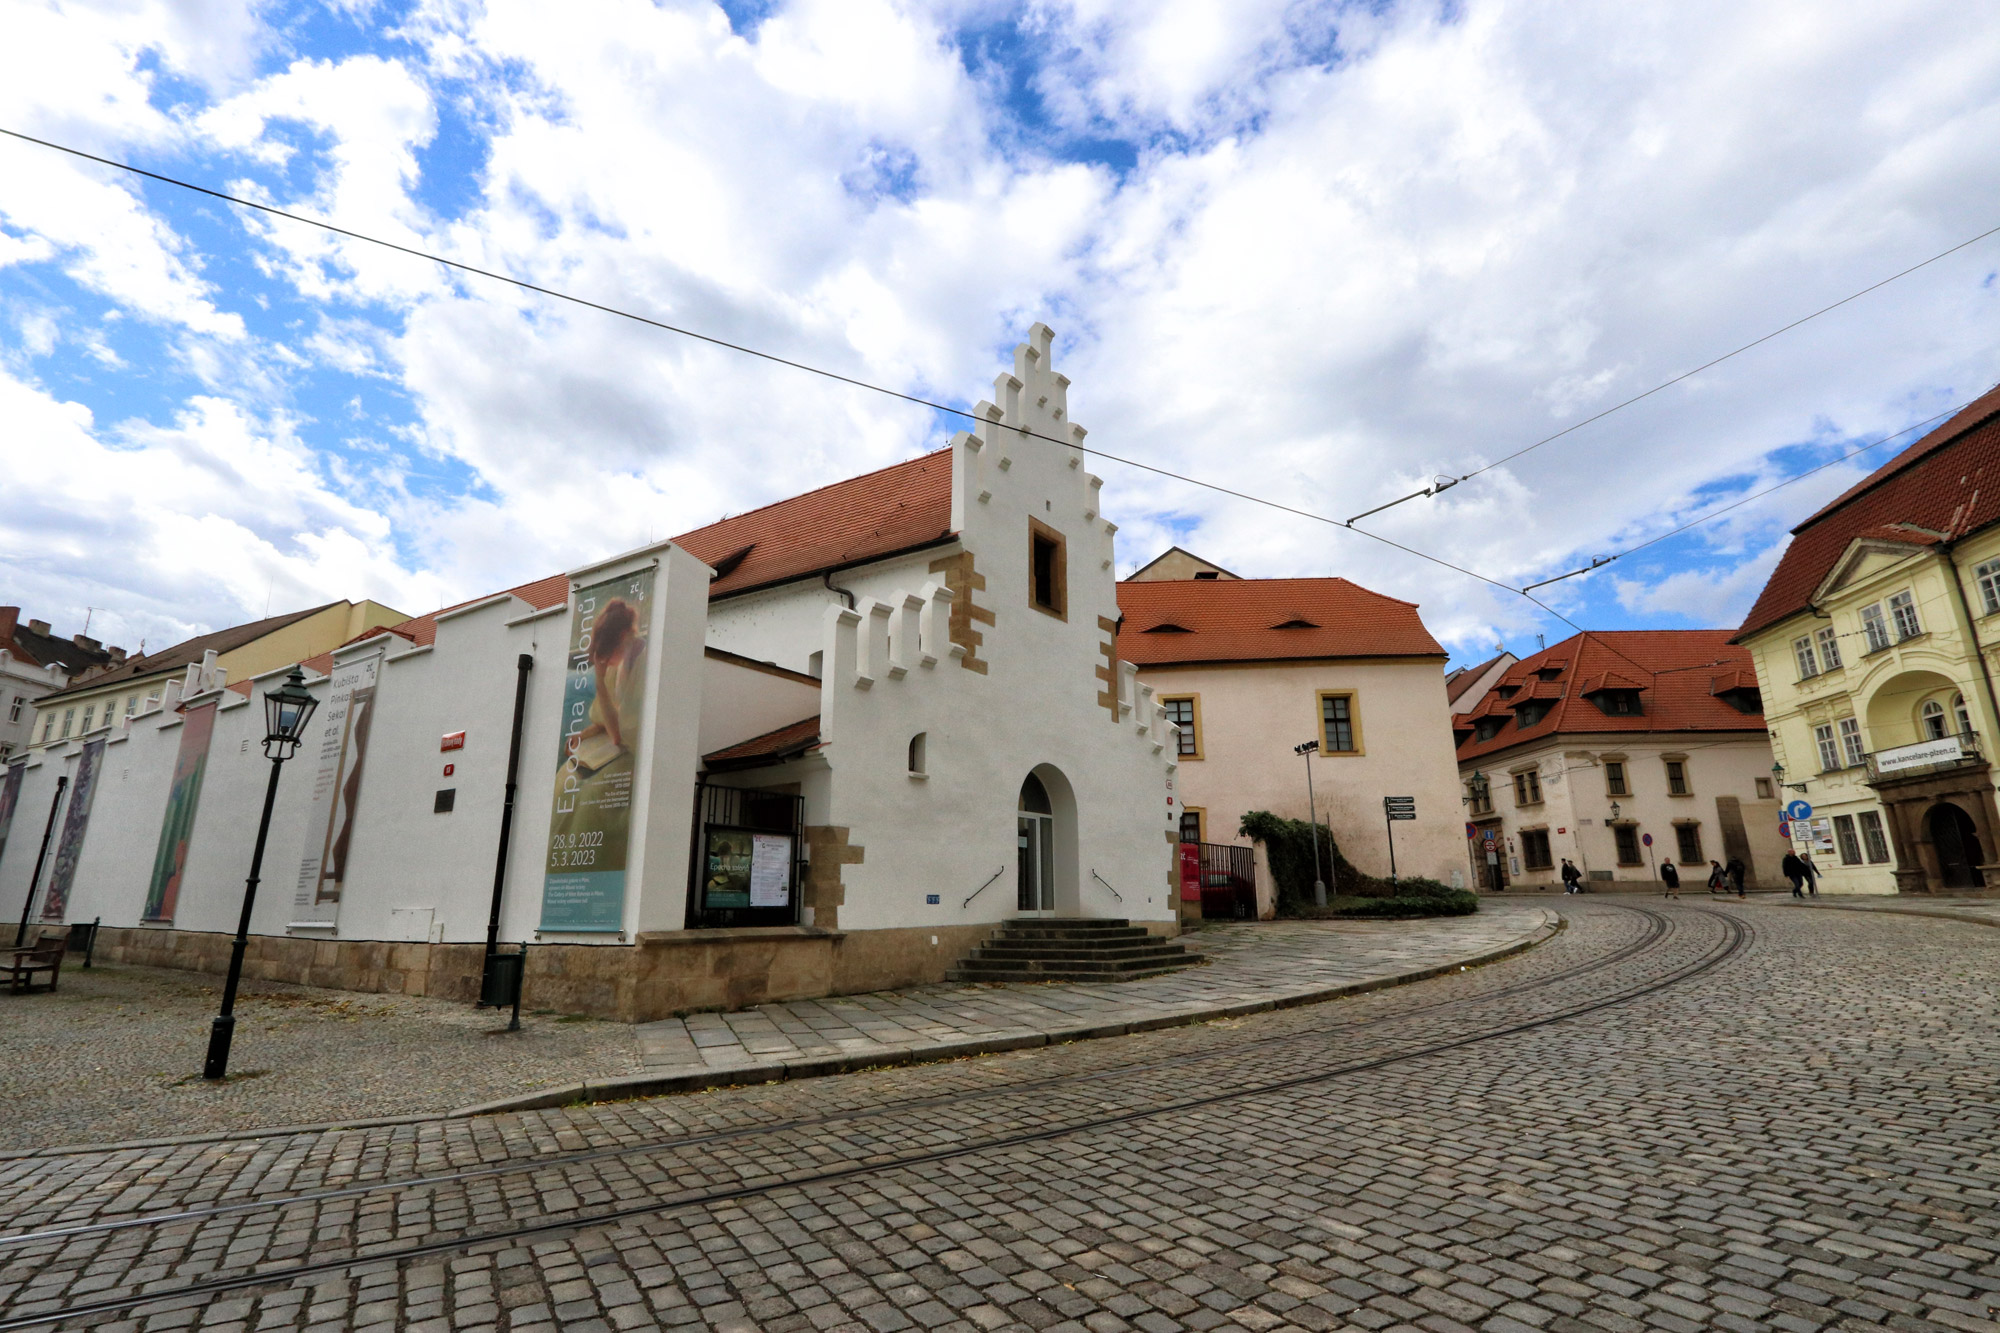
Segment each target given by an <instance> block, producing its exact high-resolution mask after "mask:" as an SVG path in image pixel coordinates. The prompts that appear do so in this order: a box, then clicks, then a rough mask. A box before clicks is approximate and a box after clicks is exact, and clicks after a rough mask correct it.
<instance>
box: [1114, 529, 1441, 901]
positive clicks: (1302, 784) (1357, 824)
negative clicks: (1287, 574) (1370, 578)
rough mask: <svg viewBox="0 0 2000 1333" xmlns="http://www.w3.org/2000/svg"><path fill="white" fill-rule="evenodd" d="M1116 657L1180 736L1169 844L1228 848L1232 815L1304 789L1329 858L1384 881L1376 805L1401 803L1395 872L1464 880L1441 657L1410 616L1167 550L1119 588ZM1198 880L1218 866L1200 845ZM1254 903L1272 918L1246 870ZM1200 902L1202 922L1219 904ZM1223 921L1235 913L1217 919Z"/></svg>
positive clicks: (1278, 803) (1297, 807)
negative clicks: (1177, 840) (1403, 799)
mask: <svg viewBox="0 0 2000 1333" xmlns="http://www.w3.org/2000/svg"><path fill="white" fill-rule="evenodd" d="M1118 605H1119V609H1120V611H1121V612H1122V613H1123V624H1122V625H1121V626H1120V628H1119V632H1118V652H1119V655H1120V656H1121V657H1123V658H1124V659H1125V660H1127V661H1130V662H1133V663H1135V664H1137V666H1138V668H1139V680H1140V682H1141V683H1142V684H1146V685H1150V686H1151V687H1152V688H1153V689H1154V691H1155V692H1156V693H1157V694H1158V696H1159V699H1160V707H1161V709H1162V710H1163V711H1164V712H1165V714H1166V715H1167V716H1168V717H1169V718H1170V719H1172V720H1173V721H1174V722H1175V723H1176V724H1177V726H1178V727H1179V735H1178V739H1177V748H1178V750H1179V755H1180V772H1179V775H1178V786H1177V789H1176V791H1175V793H1174V796H1175V798H1176V800H1177V801H1178V804H1177V806H1176V810H1177V811H1178V816H1179V824H1180V832H1181V840H1182V841H1183V842H1184V843H1199V844H1206V845H1207V846H1208V847H1210V848H1226V847H1230V846H1234V847H1237V848H1240V849H1243V855H1244V856H1248V854H1249V848H1250V843H1249V840H1248V839H1246V838H1244V837H1242V836H1241V834H1240V833H1239V831H1238V829H1239V826H1240V823H1241V820H1242V818H1243V816H1244V814H1245V813H1247V812H1249V811H1253V810H1266V811H1269V812H1271V813H1272V814H1276V815H1280V816H1284V817H1286V818H1291V819H1304V818H1306V817H1307V815H1308V810H1309V807H1308V805H1307V782H1306V761H1305V760H1304V759H1303V758H1301V757H1300V756H1299V755H1297V754H1296V753H1294V747H1296V746H1298V745H1299V744H1301V743H1303V742H1306V741H1316V742H1318V745H1319V751H1318V754H1317V755H1316V756H1315V757H1314V759H1313V771H1312V793H1313V796H1314V798H1315V799H1316V802H1317V813H1318V816H1319V818H1320V819H1321V820H1322V821H1323V822H1325V823H1326V824H1327V825H1328V827H1329V829H1330V831H1331V832H1332V834H1333V837H1334V840H1335V842H1336V843H1337V844H1338V845H1339V847H1340V849H1341V852H1342V854H1343V855H1345V856H1346V857H1347V859H1348V860H1349V861H1351V862H1353V863H1354V864H1355V865H1356V866H1357V867H1359V868H1360V869H1361V870H1363V871H1365V872H1367V873H1369V874H1372V875H1380V876H1387V875H1388V874H1390V872H1391V863H1392V855H1391V842H1390V839H1391V832H1390V825H1389V822H1388V821H1387V820H1386V819H1385V812H1384V808H1383V798H1384V797H1386V796H1411V797H1414V798H1415V799H1416V812H1417V817H1416V819H1414V820H1408V821H1397V822H1396V823H1395V824H1394V833H1393V837H1394V848H1393V865H1394V869H1395V871H1396V872H1397V873H1400V874H1404V875H1423V876H1427V877H1430V878H1434V879H1438V880H1442V881H1444V882H1445V883H1452V882H1454V879H1456V881H1457V882H1460V883H1463V882H1464V880H1465V860H1464V848H1463V843H1462V841H1461V839H1460V836H1459V832H1458V830H1459V823H1460V814H1461V812H1460V808H1459V801H1458V789H1457V783H1456V781H1455V778H1454V773H1453V765H1452V752H1451V746H1452V741H1451V726H1450V719H1451V714H1450V709H1449V707H1448V706H1447V704H1446V701H1445V688H1444V664H1445V652H1444V649H1443V648H1442V647H1440V646H1439V645H1438V642H1437V640H1435V639H1433V638H1432V637H1431V635H1430V632H1429V631H1428V630H1426V629H1425V628H1424V625H1423V621H1422V620H1421V619H1420V618H1419V617H1418V615H1417V608H1416V607H1415V605H1413V604H1412V603H1409V602H1403V601H1398V600H1396V599H1395V598H1392V597H1384V596H1382V595H1381V594H1379V593H1373V592H1370V591H1368V590H1367V589H1366V588H1362V587H1359V586H1357V585H1355V584H1353V583H1350V582H1348V581H1347V580H1346V579H1337V578H1320V579H1239V578H1237V577H1236V576H1234V575H1232V574H1229V573H1228V572H1227V571H1226V570H1222V569H1221V568H1220V567H1219V566H1215V565H1211V564H1209V563H1208V562H1206V561H1203V560H1201V559H1200V558H1199V557H1196V556H1191V555H1189V554H1188V553H1187V552H1184V551H1181V550H1180V549H1179V548H1178V547H1176V548H1174V550H1172V551H1169V552H1168V553H1167V555H1165V556H1162V557H1161V558H1160V559H1158V560H1155V561H1153V562H1152V563H1151V564H1149V565H1147V566H1146V567H1145V568H1144V569H1142V570H1140V571H1139V573H1138V574H1136V575H1135V576H1134V577H1133V578H1132V579H1129V580H1127V581H1125V582H1123V583H1120V584H1119V585H1118ZM1204 856H1205V858H1206V860H1207V861H1208V862H1209V863H1210V866H1209V869H1208V871H1207V872H1205V873H1206V876H1207V877H1209V878H1215V877H1218V876H1217V874H1216V871H1217V870H1218V869H1219V867H1220V865H1221V863H1222V862H1223V861H1224V860H1225V859H1226V858H1225V857H1223V856H1222V855H1221V854H1220V853H1219V852H1217V851H1205V852H1204ZM1258 879H1259V880H1260V881H1265V882H1262V883H1260V885H1259V891H1258V903H1257V908H1258V912H1259V914H1260V915H1264V916H1269V915H1270V914H1271V912H1272V909H1273V906H1274V904H1273V901H1272V893H1271V888H1270V885H1269V884H1268V882H1267V881H1268V876H1267V875H1265V874H1263V873H1261V871H1260V873H1259V874H1258ZM1217 896H1218V895H1216V894H1214V893H1209V894H1208V895H1207V898H1208V899H1209V901H1207V902H1206V903H1205V908H1206V911H1207V913H1208V914H1210V915H1219V914H1225V912H1226V905H1225V904H1224V903H1222V902H1218V901H1214V899H1216V898H1217ZM1227 914H1235V913H1227Z"/></svg>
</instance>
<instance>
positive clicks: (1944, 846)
mask: <svg viewBox="0 0 2000 1333" xmlns="http://www.w3.org/2000/svg"><path fill="white" fill-rule="evenodd" d="M1924 830H1925V832H1927V833H1928V834H1929V835H1930V840H1931V847H1932V849H1933V850H1934V851H1935V852H1936V853H1937V859H1938V878H1939V879H1941V880H1942V881H1943V883H1944V887H1945V888H1947V889H1977V888H1983V887H1985V884H1986V879H1985V876H1983V875H1981V874H1980V873H1979V863H1980V862H1981V861H1983V860H1985V859H1986V856H1985V853H1984V852H1983V851H1982V850H1981V849H1980V846H1979V830H1978V828H1977V827H1976V826H1975V825H1974V824H1973V822H1972V816H1971V815H1968V814H1967V813H1965V811H1963V810H1961V809H1959V808H1958V807H1957V806H1956V805H1953V804H1952V803H1951V802H1950V801H1940V802H1939V803H1938V804H1936V805H1934V806H1932V807H1931V810H1930V813H1929V814H1927V815H1925V816H1924Z"/></svg>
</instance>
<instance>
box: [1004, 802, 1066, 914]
mask: <svg viewBox="0 0 2000 1333" xmlns="http://www.w3.org/2000/svg"><path fill="white" fill-rule="evenodd" d="M1015 824H1016V829H1017V836H1016V839H1015V847H1016V850H1015V882H1016V886H1017V887H1016V893H1015V903H1014V905H1015V907H1016V908H1017V909H1018V910H1019V911H1020V912H1021V913H1022V915H1024V916H1045V915H1048V914H1050V913H1053V912H1054V911H1055V910H1056V847H1055V837H1054V826H1055V821H1054V820H1053V819H1051V818H1049V816H1047V815H1021V816H1019V817H1017V819H1016V821H1015Z"/></svg>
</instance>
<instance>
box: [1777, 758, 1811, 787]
mask: <svg viewBox="0 0 2000 1333" xmlns="http://www.w3.org/2000/svg"><path fill="white" fill-rule="evenodd" d="M1771 776H1772V777H1773V778H1776V779H1777V782H1778V790H1779V791H1788V790H1789V791H1797V792H1802V791H1804V790H1806V784H1805V783H1803V782H1787V781H1785V766H1784V765H1783V764H1773V765H1771Z"/></svg>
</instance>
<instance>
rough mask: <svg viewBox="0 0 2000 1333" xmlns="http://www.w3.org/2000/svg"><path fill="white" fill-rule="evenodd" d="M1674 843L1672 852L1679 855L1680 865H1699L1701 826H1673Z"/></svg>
mask: <svg viewBox="0 0 2000 1333" xmlns="http://www.w3.org/2000/svg"><path fill="white" fill-rule="evenodd" d="M1674 842H1675V843H1676V844H1677V845H1676V847H1675V849H1674V850H1675V851H1676V853H1677V854H1678V855H1679V857H1680V862H1681V864H1682V865H1684V866H1698V865H1700V864H1701V825H1699V824H1676V825H1674Z"/></svg>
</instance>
